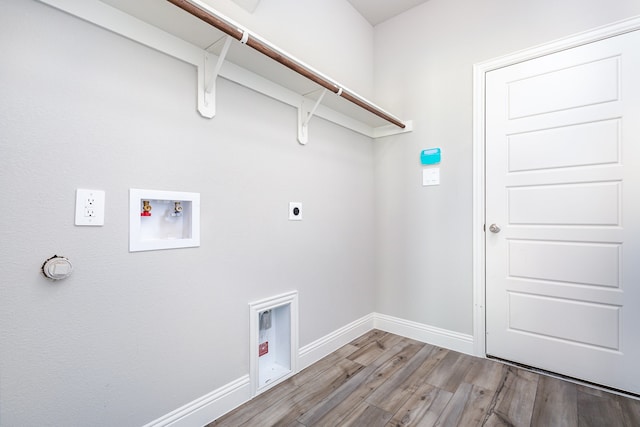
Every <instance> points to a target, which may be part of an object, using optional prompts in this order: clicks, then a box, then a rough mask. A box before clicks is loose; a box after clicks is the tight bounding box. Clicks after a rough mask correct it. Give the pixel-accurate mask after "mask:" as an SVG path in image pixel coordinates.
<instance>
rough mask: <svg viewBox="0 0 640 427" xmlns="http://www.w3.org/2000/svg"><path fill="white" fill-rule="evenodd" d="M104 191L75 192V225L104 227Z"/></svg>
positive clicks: (79, 190) (80, 190)
mask: <svg viewBox="0 0 640 427" xmlns="http://www.w3.org/2000/svg"><path fill="white" fill-rule="evenodd" d="M104 199H105V197H104V191H102V190H86V189H82V188H78V189H77V190H76V225H94V226H95V225H98V226H100V225H104Z"/></svg>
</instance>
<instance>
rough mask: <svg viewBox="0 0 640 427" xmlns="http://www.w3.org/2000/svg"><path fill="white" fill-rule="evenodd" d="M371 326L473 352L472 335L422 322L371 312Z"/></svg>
mask: <svg viewBox="0 0 640 427" xmlns="http://www.w3.org/2000/svg"><path fill="white" fill-rule="evenodd" d="M373 318H374V321H373V326H374V328H376V329H380V330H381V331H385V332H391V333H393V334H396V335H400V336H403V337H407V338H411V339H414V340H417V341H421V342H424V343H428V344H432V345H437V346H438V347H444V348H446V349H449V350H454V351H458V352H460V353H465V354H470V355H473V354H474V340H473V336H472V335H467V334H461V333H459V332H454V331H450V330H447V329H441V328H437V327H435V326H429V325H425V324H423V323H417V322H412V321H410V320H404V319H400V318H397V317H393V316H387V315H385V314H380V313H374V314H373Z"/></svg>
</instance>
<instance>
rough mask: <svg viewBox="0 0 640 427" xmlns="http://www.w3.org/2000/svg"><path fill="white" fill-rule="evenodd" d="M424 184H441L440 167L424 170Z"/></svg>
mask: <svg viewBox="0 0 640 427" xmlns="http://www.w3.org/2000/svg"><path fill="white" fill-rule="evenodd" d="M422 185H423V186H425V187H427V186H430V185H440V168H429V169H423V170H422Z"/></svg>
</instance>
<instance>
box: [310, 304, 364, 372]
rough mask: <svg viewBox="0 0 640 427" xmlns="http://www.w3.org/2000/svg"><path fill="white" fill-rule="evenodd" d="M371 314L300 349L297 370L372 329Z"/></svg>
mask: <svg viewBox="0 0 640 427" xmlns="http://www.w3.org/2000/svg"><path fill="white" fill-rule="evenodd" d="M373 316H374V315H373V313H371V314H368V315H366V316H364V317H362V318H360V319H358V320H356V321H354V322H351V323H349V324H348V325H346V326H343V327H342V328H340V329H338V330H336V331H334V332H332V333H330V334H329V335H325V336H324V337H322V338H320V339H318V340H316V341H314V342H312V343H311V344H307V345H305V346H304V347H301V348H300V352H299V355H298V368H299V370H300V371H301V370H303V369H304V368H306V367H308V366H310V365H312V364H314V363H316V362H317V361H318V360H320V359H322V358H323V357H325V356H326V355H328V354H330V353H333V352H334V351H336V350H337V349H339V348H340V347H342V346H343V345H345V344H348V343H349V342H351V341H353V340H354V339H356V338H358V337H359V336H361V335H363V334H366V333H367V332H369V331H370V330H372V329H373V322H374V321H373Z"/></svg>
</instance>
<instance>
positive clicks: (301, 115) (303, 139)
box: [298, 89, 327, 145]
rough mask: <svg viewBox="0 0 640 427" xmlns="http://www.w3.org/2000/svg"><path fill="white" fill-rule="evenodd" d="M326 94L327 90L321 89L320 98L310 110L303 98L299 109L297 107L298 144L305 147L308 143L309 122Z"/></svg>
mask: <svg viewBox="0 0 640 427" xmlns="http://www.w3.org/2000/svg"><path fill="white" fill-rule="evenodd" d="M326 93H327V89H322V93H321V94H320V97H319V98H318V100H317V101H316V102H315V104H314V105H313V107H311V109H310V110H309V109H308V102H307V100H306V99H304V98H303V99H302V103H301V105H300V107H298V142H299V143H300V144H302V145H305V144H306V143H307V142H309V122H310V121H311V118H312V117H313V115H314V114H315V113H316V110H317V109H318V106H319V105H320V103H321V102H322V98H324V96H325V95H326Z"/></svg>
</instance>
